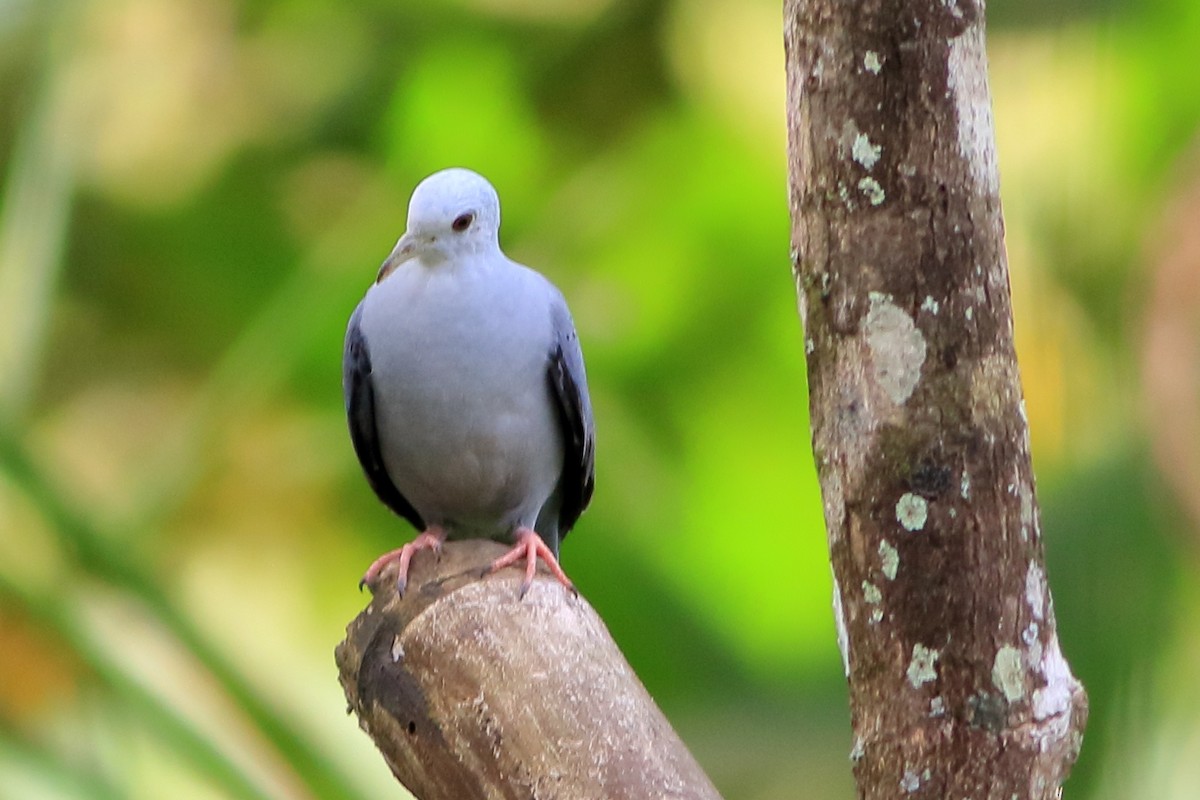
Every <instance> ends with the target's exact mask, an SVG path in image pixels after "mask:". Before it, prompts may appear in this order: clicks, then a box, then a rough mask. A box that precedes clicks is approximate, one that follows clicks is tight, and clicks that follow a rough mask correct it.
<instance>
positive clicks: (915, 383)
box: [785, 0, 1087, 800]
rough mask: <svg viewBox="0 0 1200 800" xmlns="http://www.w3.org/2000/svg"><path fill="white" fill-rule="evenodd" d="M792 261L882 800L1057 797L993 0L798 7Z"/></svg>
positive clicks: (1053, 663)
mask: <svg viewBox="0 0 1200 800" xmlns="http://www.w3.org/2000/svg"><path fill="white" fill-rule="evenodd" d="M785 9H786V10H785V44H786V48H787V71H788V74H787V77H788V133H789V151H788V166H789V172H790V179H791V180H790V200H791V209H792V242H793V254H792V260H793V267H794V270H795V275H796V282H797V290H798V293H799V300H800V311H801V315H802V316H803V318H804V324H805V345H806V350H807V352H808V373H809V387H810V402H811V416H812V425H813V448H814V451H815V455H816V460H817V467H818V471H819V476H820V481H821V491H822V496H823V499H824V506H825V519H826V525H827V527H828V533H829V549H830V557H831V560H832V563H833V572H834V579H835V580H834V606H835V614H836V617H837V627H838V631H839V639H840V645H841V649H842V655H843V658H844V661H845V667H846V674H847V677H848V679H849V684H850V700H851V712H852V718H853V726H854V745H853V750H852V753H851V755H852V759H853V761H854V765H855V766H854V771H855V777H856V779H857V781H858V786H859V794H860V796H861V797H864V798H892V797H896V798H900V797H903V798H923V797H927V798H934V797H936V798H953V800H963V798H971V800H984V798H989V799H994V800H1013V798H1022V800H1023V799H1024V798H1053V797H1056V796H1058V793H1059V791H1060V788H1059V787H1060V784H1061V782H1062V781H1063V780H1064V779H1065V777H1066V775H1067V773H1068V771H1069V769H1070V765H1071V764H1072V763H1073V762H1074V759H1075V757H1076V755H1077V753H1078V749H1079V746H1080V742H1081V740H1082V732H1083V727H1084V723H1085V720H1086V715H1087V702H1086V696H1085V694H1084V691H1083V688H1082V686H1080V684H1079V683H1078V682H1077V681H1076V680H1075V678H1074V677H1073V676H1072V675H1071V672H1070V669H1069V667H1068V665H1067V663H1066V661H1065V660H1064V659H1063V656H1062V653H1061V651H1060V650H1059V645H1058V638H1057V635H1056V632H1055V622H1054V609H1053V605H1052V603H1051V600H1050V592H1049V589H1048V587H1047V584H1046V573H1045V567H1044V556H1043V548H1042V539H1041V529H1040V525H1039V515H1038V507H1037V501H1036V496H1035V492H1034V478H1033V471H1032V468H1031V464H1030V453H1029V438H1028V426H1027V423H1026V419H1025V414H1024V404H1023V400H1022V398H1021V387H1020V379H1019V375H1018V372H1017V362H1016V354H1015V352H1014V350H1013V336H1012V316H1011V308H1010V298H1009V288H1008V273H1007V264H1006V260H1005V253H1004V235H1003V221H1002V218H1001V213H1000V198H999V178H998V172H997V167H996V157H995V146H994V139H993V131H992V117H991V100H990V97H989V94H988V88H987V72H986V70H987V66H986V57H985V53H984V20H983V4H982V3H981V2H976V1H974V0H866V2H861V3H846V2H840V0H787V2H786V4H785Z"/></svg>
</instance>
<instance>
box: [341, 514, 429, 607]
mask: <svg viewBox="0 0 1200 800" xmlns="http://www.w3.org/2000/svg"><path fill="white" fill-rule="evenodd" d="M444 541H446V531H444V530H443V529H441V528H439V527H438V526H436V525H431V526H430V527H428V528H426V529H425V530H424V532H422V533H421V534H420V535H419V536H417V538H415V539H413V540H412V541H411V542H409V543H408V544H406V545H404V546H403V547H398V548H396V549H395V550H390V551H388V552H386V553H384V554H383V555H381V556H380V557H379V558H377V559H375V561H374V563H372V564H371V566H369V567H367V571H366V573H365V574H364V575H363V576H362V580H361V581H359V582H358V588H359V589H362V587H364V586H374V585H375V581H376V580H378V578H379V575H380V573H382V572H383V570H384V567H386V566H387V565H388V564H391V563H392V562H393V561H397V562H399V566H398V568H397V573H398V574H397V575H396V591H397V592H399V593H400V595H401V596H403V595H404V590H405V589H406V588H407V587H408V565H409V562H411V561H412V557H413V554H414V553H416V552H417V551H418V550H432V551H433V552H434V553H436V554H437V555H439V556H440V555H441V554H442V542H444Z"/></svg>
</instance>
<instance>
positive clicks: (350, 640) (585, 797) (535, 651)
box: [336, 541, 719, 800]
mask: <svg viewBox="0 0 1200 800" xmlns="http://www.w3.org/2000/svg"><path fill="white" fill-rule="evenodd" d="M505 550H506V548H505V547H504V546H502V545H499V544H497V543H495V542H485V541H467V542H449V543H447V544H446V545H445V548H444V550H443V554H442V557H441V558H440V559H435V558H434V557H433V556H432V555H431V554H430V553H429V551H423V552H421V553H418V554H417V557H416V558H415V559H414V560H413V564H412V570H411V573H410V576H409V590H408V592H407V593H406V594H405V596H404V597H403V598H400V597H398V596H397V595H396V591H395V582H394V580H392V579H391V578H390V572H385V574H384V575H383V576H382V577H381V579H380V581H379V586H378V587H377V590H376V591H377V593H376V594H375V596H374V598H373V599H372V600H371V603H370V605H369V606H368V607H367V608H366V610H364V611H363V612H362V613H361V614H359V615H358V617H357V618H356V619H355V620H354V621H353V622H351V623H350V625H349V626H348V628H347V630H346V639H345V641H343V642H342V643H341V644H340V645H338V647H337V653H336V656H337V663H338V667H339V669H340V672H341V682H342V687H343V688H344V689H345V691H346V698H347V700H348V701H349V706H350V710H352V711H353V712H354V713H356V714H357V715H358V717H359V723H360V724H361V725H362V727H363V729H364V730H365V731H366V732H367V733H368V734H369V735H370V736H371V738H372V739H373V740H374V741H375V745H376V746H377V747H378V748H379V750H380V752H381V753H382V754H383V757H384V759H385V760H386V761H387V763H388V765H389V766H390V767H391V769H392V772H393V773H394V774H395V775H396V777H397V778H398V779H399V780H400V782H401V783H403V784H404V785H405V786H406V787H408V789H409V791H411V792H412V793H413V794H414V795H416V796H417V798H419V800H443V799H444V800H472V798H513V799H514V800H517V799H518V798H519V799H520V800H528V799H529V798H558V799H559V800H572V799H574V798H578V799H579V800H594V799H595V798H630V799H631V800H632V799H633V798H655V799H656V800H657V798H689V799H690V798H696V800H701V799H704V800H707V799H708V798H719V795H718V794H717V792H716V790H715V789H714V788H713V786H712V784H711V783H709V781H708V778H707V777H705V775H704V772H703V771H702V770H701V769H700V767H699V766H698V765H697V764H696V762H695V760H694V759H693V758H692V756H691V755H690V754H689V753H688V751H687V749H686V748H685V747H684V745H683V743H682V742H681V741H680V740H679V738H678V736H676V734H675V732H674V731H673V730H672V729H671V726H670V724H669V723H668V722H667V720H666V719H665V718H664V717H663V715H662V713H661V712H660V711H659V710H658V708H657V706H655V705H654V701H653V700H651V699H650V696H649V695H648V694H647V693H646V690H645V689H644V688H643V687H642V684H641V683H640V682H639V681H638V679H637V676H636V675H634V673H633V670H632V669H630V667H629V665H628V664H627V663H626V661H625V659H624V657H623V656H622V655H621V653H620V651H619V650H618V649H617V646H616V644H614V643H613V640H612V639H611V638H610V637H609V635H608V630H607V629H606V628H605V627H604V623H603V622H601V621H600V618H599V617H598V616H597V615H596V612H595V611H593V610H592V608H591V606H589V605H588V604H587V603H586V602H585V601H584V600H583V598H582V597H572V596H571V594H570V593H569V592H568V591H567V590H566V589H564V588H563V587H562V586H561V585H560V584H559V583H557V582H556V581H555V580H554V579H553V578H550V577H548V576H546V575H543V574H540V573H539V575H538V576H537V578H536V579H535V580H534V583H533V586H532V587H531V588H530V590H529V593H528V594H527V595H526V596H525V598H524V599H523V600H518V598H517V592H518V587H519V584H520V581H521V577H522V574H523V573H521V572H518V571H517V570H515V569H508V570H503V571H501V572H500V573H497V574H495V575H491V576H488V577H485V578H482V579H481V578H480V574H481V572H482V570H483V568H484V567H486V566H487V565H488V564H490V563H491V562H492V560H494V559H495V558H496V557H497V556H498V555H501V554H502V553H504V552H505Z"/></svg>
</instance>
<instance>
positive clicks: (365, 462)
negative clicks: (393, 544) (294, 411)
mask: <svg viewBox="0 0 1200 800" xmlns="http://www.w3.org/2000/svg"><path fill="white" fill-rule="evenodd" d="M362 313H363V304H362V303H359V304H358V308H356V309H354V314H353V315H352V316H351V317H350V325H349V326H348V327H347V328H346V347H345V351H344V352H343V354H342V391H343V392H344V393H345V396H346V419H347V420H348V421H349V423H350V440H351V441H352V442H354V452H355V454H356V455H357V456H358V460H359V462H360V463H361V464H362V468H363V472H365V473H366V475H367V482H368V483H370V484H371V488H372V489H374V490H375V494H377V495H379V499H380V500H382V501H383V502H384V505H386V506H387V507H388V508H390V509H391V510H392V511H395V512H396V513H397V514H399V515H400V516H401V517H404V519H406V520H408V521H409V522H410V523H412V525H413V527H414V528H416V529H417V530H424V529H425V523H424V521H423V520H422V519H421V515H420V514H418V513H417V511H416V509H414V508H413V507H412V504H411V503H409V502H408V500H407V499H405V497H404V495H402V494H401V493H400V490H399V489H397V488H396V484H394V483H392V479H391V477H390V476H389V475H388V472H387V467H386V466H384V463H383V452H382V451H381V450H380V446H379V430H378V427H377V426H376V420H375V386H374V382H373V379H372V377H371V354H370V352H369V351H368V349H367V339H366V337H365V336H364V335H363V331H362V325H361V322H362Z"/></svg>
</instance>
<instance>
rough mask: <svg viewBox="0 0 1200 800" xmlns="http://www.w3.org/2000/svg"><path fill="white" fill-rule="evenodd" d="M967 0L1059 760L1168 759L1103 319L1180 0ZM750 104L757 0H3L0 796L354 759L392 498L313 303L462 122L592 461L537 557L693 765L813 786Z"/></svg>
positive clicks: (360, 783)
mask: <svg viewBox="0 0 1200 800" xmlns="http://www.w3.org/2000/svg"><path fill="white" fill-rule="evenodd" d="M990 6H991V7H990V8H989V14H990V18H991V29H990V31H989V41H990V45H989V46H990V51H991V81H992V88H993V93H994V100H995V115H996V122H997V136H998V140H999V148H1000V162H1001V172H1002V177H1003V183H1004V199H1005V209H1006V217H1007V227H1008V242H1009V251H1010V259H1011V268H1012V274H1013V276H1012V280H1013V290H1014V298H1015V308H1016V315H1017V320H1016V322H1017V335H1018V347H1019V350H1020V353H1021V357H1022V369H1023V374H1024V377H1025V389H1026V395H1027V402H1028V410H1029V418H1030V421H1031V426H1032V433H1033V441H1034V452H1035V459H1036V462H1037V467H1038V471H1039V476H1040V478H1041V489H1040V500H1041V503H1042V507H1043V511H1044V518H1045V519H1044V525H1043V528H1044V530H1045V532H1046V540H1047V545H1048V549H1049V566H1050V575H1051V582H1052V586H1053V589H1054V595H1055V598H1056V600H1057V608H1058V613H1059V621H1060V626H1061V638H1062V641H1063V645H1064V649H1065V652H1066V654H1067V657H1068V658H1069V659H1070V660H1071V662H1072V665H1073V667H1074V668H1075V670H1076V672H1077V674H1078V675H1079V676H1080V677H1081V678H1082V679H1083V681H1084V682H1085V684H1086V685H1087V686H1088V687H1089V689H1090V691H1091V697H1092V708H1093V716H1092V725H1091V728H1090V731H1089V735H1088V738H1087V741H1086V744H1085V748H1084V754H1083V758H1082V760H1081V762H1080V765H1079V769H1078V771H1077V775H1076V777H1075V778H1074V779H1073V781H1072V783H1071V785H1070V786H1069V788H1068V794H1069V795H1070V796H1073V797H1096V798H1110V797H1111V798H1117V797H1146V796H1151V795H1148V794H1146V793H1145V792H1144V791H1142V789H1143V788H1144V786H1146V785H1148V784H1147V782H1150V783H1151V784H1152V785H1154V786H1156V787H1159V790H1158V791H1156V792H1155V793H1153V796H1155V797H1160V798H1170V797H1181V798H1182V797H1186V796H1189V795H1187V794H1186V791H1187V789H1186V787H1188V786H1193V787H1194V783H1192V784H1188V783H1187V781H1185V780H1183V778H1181V777H1180V776H1181V775H1184V774H1185V773H1186V769H1187V767H1186V766H1185V765H1187V764H1189V763H1198V762H1200V759H1197V758H1196V756H1197V755H1200V714H1198V713H1197V712H1200V696H1198V693H1197V692H1195V691H1194V690H1190V689H1187V687H1189V686H1190V683H1192V682H1194V674H1195V670H1194V667H1195V665H1196V663H1197V660H1198V659H1197V658H1196V652H1197V650H1198V649H1200V648H1197V640H1196V634H1195V632H1194V631H1195V630H1196V629H1200V626H1196V625H1195V624H1194V623H1196V622H1197V621H1198V617H1200V603H1198V602H1197V600H1198V598H1197V596H1196V595H1197V593H1196V592H1195V590H1194V588H1192V587H1193V586H1194V583H1195V581H1194V579H1195V576H1196V574H1197V570H1196V567H1197V564H1196V551H1195V544H1196V542H1195V540H1194V534H1195V530H1194V527H1193V526H1191V525H1190V524H1189V523H1188V522H1187V521H1186V520H1185V519H1184V518H1183V516H1182V514H1181V513H1179V512H1177V511H1175V510H1174V501H1173V499H1172V497H1171V495H1170V493H1169V492H1168V491H1167V490H1165V489H1164V488H1163V487H1162V485H1161V482H1160V481H1159V480H1158V478H1157V474H1156V472H1155V467H1154V465H1153V463H1152V461H1151V458H1150V456H1149V453H1150V450H1151V448H1150V444H1149V442H1148V441H1147V434H1146V432H1145V429H1144V427H1143V426H1142V425H1141V424H1140V422H1139V421H1138V416H1137V415H1138V402H1139V392H1140V391H1141V387H1140V385H1139V382H1138V375H1139V369H1140V367H1139V357H1140V354H1139V350H1138V347H1137V346H1136V345H1137V343H1138V341H1139V339H1140V326H1141V321H1142V319H1143V318H1144V317H1145V315H1146V314H1147V313H1148V312H1147V310H1146V308H1145V303H1146V302H1147V297H1148V292H1147V291H1146V290H1145V288H1144V287H1143V285H1142V284H1143V283H1145V282H1146V281H1148V280H1149V279H1150V278H1151V277H1152V272H1153V263H1151V262H1150V261H1149V260H1148V259H1147V253H1148V252H1150V248H1149V247H1148V242H1149V241H1150V240H1151V238H1152V237H1153V236H1155V232H1156V231H1158V230H1159V228H1158V227H1157V225H1158V221H1159V219H1160V217H1161V215H1162V213H1163V209H1164V208H1165V206H1166V204H1167V200H1168V198H1169V197H1170V195H1171V192H1172V190H1173V188H1174V187H1175V186H1176V185H1177V183H1178V182H1179V181H1180V170H1179V167H1178V165H1179V164H1181V163H1184V161H1185V155H1186V153H1187V151H1188V149H1189V147H1190V146H1191V145H1192V142H1194V140H1195V132H1196V129H1197V121H1198V120H1200V70H1197V69H1196V68H1195V66H1194V54H1195V53H1196V52H1197V51H1198V48H1200V6H1196V5H1195V4H1194V3H1193V2H1192V0H1150V1H1147V2H1143V3H1128V2H1117V1H1116V0H1105V1H1100V0H1097V1H1096V2H1086V0H1058V2H1040V3H1030V2H1027V1H1026V0H993V2H992V3H991V4H990ZM783 111H784V97H783V54H782V46H781V28H780V11H779V8H778V4H776V3H771V2H766V0H753V2H745V0H644V1H639V0H444V1H443V2H408V3H404V2H378V1H377V2H361V3H355V4H342V3H336V2H333V1H332V0H58V1H57V2H54V1H52V0H40V1H39V0H0V164H2V166H3V172H2V174H0V178H2V179H3V187H4V193H3V196H2V200H0V202H2V205H0V419H2V420H3V425H2V434H0V795H3V796H12V797H21V798H33V797H106V798H108V797H112V798H118V797H162V796H170V797H205V798H207V797H367V796H395V794H396V791H397V790H396V789H395V787H394V785H393V782H392V780H391V777H390V775H389V774H388V772H387V769H386V767H385V766H384V765H383V763H382V761H381V760H380V759H379V758H378V756H377V755H376V754H375V753H374V751H373V749H372V747H371V745H370V742H369V741H368V739H367V738H366V737H365V736H363V735H362V734H361V733H359V732H358V731H357V730H356V729H355V725H354V724H353V721H352V720H350V719H348V718H346V717H345V716H344V714H343V711H344V701H343V699H342V697H341V690H340V688H339V687H338V686H337V683H336V680H335V674H334V669H333V665H332V657H331V650H332V647H333V645H334V644H335V643H336V642H337V641H338V640H339V638H340V636H341V630H342V626H343V625H344V624H345V622H346V621H348V620H349V619H350V618H351V617H352V616H353V615H354V614H355V613H357V611H358V610H359V608H360V607H361V605H362V604H363V602H364V600H363V598H362V597H361V596H360V595H358V594H357V593H356V592H355V591H354V586H355V583H356V581H357V579H358V576H359V575H360V574H361V571H362V569H363V568H364V566H365V565H366V564H367V563H369V562H370V560H371V559H372V558H373V557H374V556H375V555H376V554H377V553H378V552H379V551H381V550H383V549H385V548H390V547H394V546H396V544H397V542H399V541H402V540H404V539H405V538H407V537H409V536H410V535H411V532H410V531H408V530H407V529H406V527H405V526H404V524H403V523H401V522H400V521H398V520H397V519H395V518H394V517H392V516H391V515H390V514H389V513H388V512H387V511H386V510H385V509H384V508H383V507H382V506H381V505H380V504H379V503H378V502H377V501H376V500H375V498H374V497H373V496H372V494H371V492H370V490H369V489H368V487H367V485H366V483H365V481H364V480H363V479H362V477H361V474H360V472H359V468H358V465H357V463H356V461H355V459H354V456H353V454H352V451H351V448H350V446H349V440H348V437H347V435H346V433H345V422H344V419H343V414H342V406H341V403H342V400H341V388H340V358H341V346H342V335H343V331H344V325H345V321H346V319H347V317H348V315H349V313H350V311H351V309H352V308H353V307H354V304H355V303H356V302H357V300H358V299H359V297H361V295H362V293H363V291H364V290H365V288H366V286H367V285H368V283H369V281H370V280H371V279H372V277H373V275H374V272H375V269H376V267H377V265H378V263H379V262H380V260H381V259H382V258H383V256H385V255H386V254H387V252H388V250H389V249H390V246H391V244H392V242H394V240H395V239H396V237H397V236H398V235H399V234H400V233H401V231H402V229H403V225H404V215H405V206H406V202H407V196H408V193H409V192H410V191H411V189H412V187H413V186H414V185H415V184H416V182H417V181H419V180H420V179H421V178H422V177H424V176H425V175H426V174H428V173H430V172H433V171H435V170H437V169H440V168H442V167H446V166H452V165H462V166H469V167H472V168H474V169H476V170H478V171H480V172H482V173H484V174H485V175H487V176H488V177H489V178H490V179H491V180H492V181H493V183H495V185H496V186H497V188H498V189H499V191H500V194H501V197H502V198H503V201H504V217H505V223H504V227H503V231H502V242H503V244H504V246H505V248H506V249H507V251H508V252H509V253H510V255H512V256H513V257H514V258H517V259H518V260H521V261H524V262H526V263H530V264H532V265H534V266H537V267H538V268H540V269H541V270H542V271H544V272H545V273H546V274H547V275H548V276H550V277H551V278H552V279H553V280H554V281H555V282H556V283H558V284H559V285H560V286H561V287H562V289H563V290H564V292H565V294H566V295H567V297H568V299H569V300H570V302H571V305H572V308H573V310H574V313H575V317H576V322H577V325H578V327H579V329H580V332H581V335H582V338H583V341H584V347H585V352H586V355H587V358H588V367H589V376H590V383H591V385H592V390H593V393H594V398H593V399H594V402H595V405H596V413H597V420H598V427H599V455H598V491H597V495H596V499H595V502H594V504H593V507H592V508H591V509H590V510H589V512H588V513H587V514H586V515H585V517H584V518H583V521H582V522H581V524H580V525H579V527H578V530H577V531H576V532H575V533H573V534H572V536H571V537H570V539H569V540H568V541H567V543H566V545H565V548H564V559H563V560H564V564H565V566H566V568H567V570H568V571H569V572H570V573H571V575H572V576H573V578H574V579H575V581H576V583H577V584H578V585H579V586H580V588H581V589H582V591H583V592H584V593H585V594H586V595H587V596H588V598H589V599H590V600H591V601H592V602H593V604H594V605H595V606H596V607H597V608H598V609H599V610H600V612H601V613H602V615H603V616H604V618H605V620H606V621H607V623H608V625H609V627H610V629H611V630H612V633H613V635H614V636H615V638H616V639H617V641H618V642H619V643H620V644H621V646H622V647H623V649H624V650H625V652H626V654H627V656H628V657H629V659H630V661H631V663H632V664H633V665H634V667H635V668H636V669H637V671H638V672H639V674H640V675H641V676H642V678H643V680H644V681H645V683H646V684H647V686H648V687H649V688H650V690H651V692H652V693H653V694H654V695H655V697H656V698H657V699H658V700H659V702H660V703H661V705H662V706H663V707H664V709H665V710H666V711H667V713H668V715H669V716H670V717H671V718H672V720H673V721H674V722H675V723H676V724H677V726H678V728H679V730H680V731H681V733H682V734H683V736H684V738H685V739H686V740H687V741H688V742H689V744H691V746H692V747H693V749H694V751H695V752H696V754H697V756H698V757H699V758H700V760H701V762H702V763H703V764H704V766H705V767H706V769H708V771H709V772H710V774H711V775H712V776H713V778H714V780H715V781H716V783H717V784H718V786H719V787H720V788H721V790H722V792H723V793H724V794H725V795H726V796H728V797H731V798H750V799H752V800H774V799H775V798H795V797H806V798H825V797H829V798H842V797H849V796H851V795H852V793H853V789H852V783H851V780H850V774H849V763H848V761H847V758H846V754H847V753H848V751H849V740H850V734H849V724H848V714H847V712H846V710H845V689H844V680H843V676H842V673H841V664H840V659H839V656H838V653H837V647H836V643H835V636H834V632H833V626H832V620H831V614H830V608H829V598H830V591H831V581H830V577H829V568H828V564H827V560H826V555H825V542H824V533H823V523H822V517H821V506H820V499H819V495H818V493H817V487H816V481H815V474H814V471H813V467H812V460H811V454H810V450H809V438H808V421H807V413H806V410H807V397H806V394H805V383H804V373H803V338H802V331H801V329H800V324H799V321H798V320H797V317H796V311H795V295H794V290H793V287H792V283H791V276H790V273H789V259H788V247H789V245H788V219H787V207H786V175H785V164H784V155H783V151H784V133H785V131H784V125H783ZM1189 623H1193V624H1189ZM1132 734H1136V735H1137V737H1138V738H1137V743H1136V744H1131V743H1130V736H1131V735H1132ZM148 787H152V788H148ZM1174 787H1185V788H1184V789H1182V790H1181V791H1183V792H1184V793H1174V794H1173V793H1172V792H1174V791H1175V789H1174Z"/></svg>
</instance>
